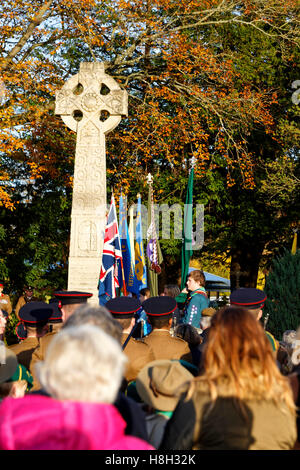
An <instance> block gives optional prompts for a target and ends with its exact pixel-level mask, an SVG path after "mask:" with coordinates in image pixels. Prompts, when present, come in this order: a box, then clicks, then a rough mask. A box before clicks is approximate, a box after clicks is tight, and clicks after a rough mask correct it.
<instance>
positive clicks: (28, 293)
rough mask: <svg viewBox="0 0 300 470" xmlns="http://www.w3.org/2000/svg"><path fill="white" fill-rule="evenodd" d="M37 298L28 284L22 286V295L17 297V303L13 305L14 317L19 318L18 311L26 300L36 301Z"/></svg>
mask: <svg viewBox="0 0 300 470" xmlns="http://www.w3.org/2000/svg"><path fill="white" fill-rule="evenodd" d="M37 300H38V299H37V298H36V297H34V296H33V289H32V287H30V286H26V287H24V290H23V295H21V297H19V299H18V302H17V305H16V307H15V314H16V317H17V318H19V320H20V317H19V311H20V309H21V308H22V307H23V306H24V305H26V304H27V303H28V302H35V301H37Z"/></svg>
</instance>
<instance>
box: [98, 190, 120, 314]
mask: <svg viewBox="0 0 300 470" xmlns="http://www.w3.org/2000/svg"><path fill="white" fill-rule="evenodd" d="M121 263H122V252H121V243H120V237H119V230H118V220H117V213H116V206H115V199H114V195H113V194H112V196H111V203H110V208H109V213H108V216H107V222H106V228H105V234H104V245H103V253H102V266H101V271H100V281H99V304H100V305H105V304H106V302H107V301H108V300H110V299H112V298H114V297H116V288H118V287H120V284H119V279H118V271H119V266H120V265H121Z"/></svg>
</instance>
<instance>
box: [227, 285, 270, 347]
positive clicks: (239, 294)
mask: <svg viewBox="0 0 300 470" xmlns="http://www.w3.org/2000/svg"><path fill="white" fill-rule="evenodd" d="M266 298H267V296H266V294H265V293H264V291H262V290H259V289H255V288H254V287H241V288H239V289H236V290H235V291H233V292H232V294H231V295H230V304H231V305H237V306H238V307H243V308H245V309H246V310H248V311H249V312H251V313H252V314H253V315H254V316H255V317H256V319H257V321H259V320H260V319H261V317H262V313H263V311H262V309H263V307H264V303H265V301H266ZM265 333H266V335H267V338H268V340H269V341H270V343H271V346H272V349H273V351H274V353H276V351H277V350H278V341H277V340H276V339H275V338H274V336H273V335H272V334H271V333H270V332H269V331H265Z"/></svg>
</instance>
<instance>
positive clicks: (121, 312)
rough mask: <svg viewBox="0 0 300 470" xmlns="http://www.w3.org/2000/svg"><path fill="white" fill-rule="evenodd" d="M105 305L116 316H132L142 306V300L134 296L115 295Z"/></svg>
mask: <svg viewBox="0 0 300 470" xmlns="http://www.w3.org/2000/svg"><path fill="white" fill-rule="evenodd" d="M105 307H106V308H107V309H108V310H109V311H110V313H111V314H112V315H113V316H114V317H115V318H131V317H133V316H134V314H135V313H137V312H138V311H139V310H140V308H141V302H140V301H139V300H138V299H135V298H134V297H125V296H123V297H115V298H114V299H110V300H109V301H108V302H106V304H105Z"/></svg>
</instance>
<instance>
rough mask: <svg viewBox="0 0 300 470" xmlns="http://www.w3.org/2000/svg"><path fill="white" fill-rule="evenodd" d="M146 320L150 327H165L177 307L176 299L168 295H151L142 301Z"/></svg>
mask: <svg viewBox="0 0 300 470" xmlns="http://www.w3.org/2000/svg"><path fill="white" fill-rule="evenodd" d="M142 305H143V309H144V310H145V312H146V314H147V317H148V320H149V322H150V324H151V326H152V328H157V329H159V328H167V327H168V326H169V322H170V319H172V315H173V313H174V312H175V310H176V308H177V303H176V300H175V299H173V297H169V296H156V297H151V298H150V299H147V300H145V301H144V302H143V304H142Z"/></svg>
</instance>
